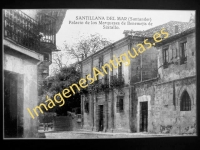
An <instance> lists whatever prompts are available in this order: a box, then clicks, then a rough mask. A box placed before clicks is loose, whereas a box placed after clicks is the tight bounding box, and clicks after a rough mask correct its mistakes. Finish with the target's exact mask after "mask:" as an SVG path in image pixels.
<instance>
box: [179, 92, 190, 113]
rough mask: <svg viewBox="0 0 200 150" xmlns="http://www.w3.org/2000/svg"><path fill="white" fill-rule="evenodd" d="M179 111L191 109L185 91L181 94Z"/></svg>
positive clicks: (188, 97)
mask: <svg viewBox="0 0 200 150" xmlns="http://www.w3.org/2000/svg"><path fill="white" fill-rule="evenodd" d="M180 107H181V109H180V110H181V111H190V110H191V100H190V96H189V94H188V92H187V91H184V92H183V94H182V96H181V103H180Z"/></svg>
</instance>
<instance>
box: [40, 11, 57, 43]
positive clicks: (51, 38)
mask: <svg viewBox="0 0 200 150" xmlns="http://www.w3.org/2000/svg"><path fill="white" fill-rule="evenodd" d="M39 29H40V35H41V39H40V41H41V42H44V43H48V44H53V45H55V44H56V20H55V18H53V17H51V16H48V15H45V14H40V15H39Z"/></svg>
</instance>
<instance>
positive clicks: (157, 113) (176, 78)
mask: <svg viewBox="0 0 200 150" xmlns="http://www.w3.org/2000/svg"><path fill="white" fill-rule="evenodd" d="M175 26H176V28H177V26H178V31H176V32H174V30H173V29H174V27H175ZM191 26H192V27H191ZM164 27H166V28H167V29H168V30H167V31H169V33H170V34H171V35H170V36H169V38H168V39H166V40H163V41H162V42H160V43H159V44H156V46H153V47H151V48H150V49H148V50H146V51H145V52H144V53H142V54H140V55H139V56H137V57H135V58H134V59H132V58H130V62H131V63H130V65H126V63H122V77H123V81H124V83H123V84H122V86H119V87H113V86H111V85H112V82H111V81H112V78H113V76H114V75H119V74H120V73H119V66H118V68H117V69H114V68H112V69H113V70H112V71H110V70H109V69H108V70H109V73H108V75H109V88H105V86H104V89H103V90H100V91H98V90H97V91H95V90H94V89H90V88H87V89H86V91H85V92H83V93H82V96H81V113H82V116H83V117H82V128H83V129H87V130H91V131H92V130H94V131H104V132H149V133H166V134H195V133H196V60H195V56H196V54H195V53H196V47H195V31H194V26H193V25H191V23H181V22H169V23H166V24H164V25H161V26H158V27H155V28H153V29H152V31H153V32H154V33H155V32H158V31H160V30H161V29H162V28H164ZM152 31H151V30H150V29H149V30H147V31H144V32H143V33H142V34H141V35H132V36H130V35H127V36H126V37H125V38H123V39H121V40H119V41H117V42H115V43H113V44H112V45H109V46H107V47H105V48H104V49H102V50H100V51H98V52H97V53H95V54H93V55H91V56H89V57H87V58H85V59H84V60H82V62H81V63H82V67H81V68H82V77H83V78H85V77H86V75H88V74H91V76H93V67H96V68H101V65H99V64H101V63H103V64H105V63H108V62H109V61H110V60H111V59H113V60H114V56H115V57H119V56H120V55H121V54H123V53H127V51H128V50H130V49H132V48H135V47H136V45H137V44H139V43H143V41H144V38H146V37H150V36H151V35H148V34H152V33H153V32H152ZM145 34H146V35H145ZM150 41H151V43H152V38H150ZM183 41H187V46H186V53H187V54H186V56H187V61H186V62H185V61H184V62H181V60H182V57H183V52H182V51H181V50H180V45H181V43H182V42H183ZM166 47H168V51H167V52H168V57H167V64H166V63H165V64H164V59H166V58H164V52H163V51H164V49H166ZM99 70H101V71H102V69H99ZM104 78H105V76H104V77H102V76H101V75H99V79H98V80H100V81H101V79H103V80H104ZM96 82H97V81H95V82H94V83H93V84H97V85H99V84H100V82H99V81H98V83H96ZM104 84H105V80H104ZM183 93H186V96H187V93H188V95H189V96H188V99H189V100H190V102H187V104H184V105H188V104H189V105H190V106H188V108H186V109H188V110H184V109H185V108H182V109H183V110H181V109H180V107H182V104H181V101H183V99H184V98H183V97H184V96H182V95H183ZM121 99H123V100H122V104H121V105H122V107H123V110H122V111H119V110H118V109H119V108H118V107H119V105H120V104H119V103H120V102H119V101H120V100H121ZM188 99H187V100H188ZM86 103H87V106H88V108H87V107H86ZM180 105H181V106H180ZM184 107H185V106H184ZM102 115H103V116H102ZM102 121H103V123H102Z"/></svg>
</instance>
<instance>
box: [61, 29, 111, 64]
mask: <svg viewBox="0 0 200 150" xmlns="http://www.w3.org/2000/svg"><path fill="white" fill-rule="evenodd" d="M109 44H111V42H110V41H108V40H107V39H106V38H103V37H102V36H101V35H100V34H98V33H95V34H90V35H89V36H87V37H85V36H82V37H81V38H80V40H78V42H77V43H76V44H74V45H73V46H71V47H70V46H69V45H68V44H67V43H64V47H65V49H66V51H67V53H68V54H69V55H70V56H71V57H72V58H75V59H77V61H78V62H79V61H80V58H86V57H87V56H89V55H91V54H94V53H96V52H97V51H99V50H101V49H103V48H104V47H106V46H108V45H109Z"/></svg>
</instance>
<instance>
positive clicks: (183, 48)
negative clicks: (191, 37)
mask: <svg viewBox="0 0 200 150" xmlns="http://www.w3.org/2000/svg"><path fill="white" fill-rule="evenodd" d="M179 55H180V65H182V64H186V63H187V39H185V40H182V41H180V42H179ZM183 55H184V56H183Z"/></svg>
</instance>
